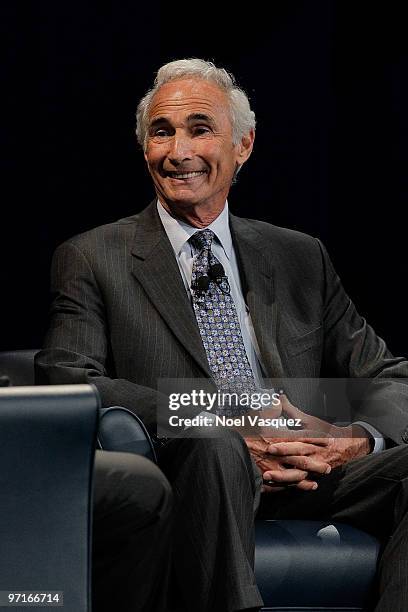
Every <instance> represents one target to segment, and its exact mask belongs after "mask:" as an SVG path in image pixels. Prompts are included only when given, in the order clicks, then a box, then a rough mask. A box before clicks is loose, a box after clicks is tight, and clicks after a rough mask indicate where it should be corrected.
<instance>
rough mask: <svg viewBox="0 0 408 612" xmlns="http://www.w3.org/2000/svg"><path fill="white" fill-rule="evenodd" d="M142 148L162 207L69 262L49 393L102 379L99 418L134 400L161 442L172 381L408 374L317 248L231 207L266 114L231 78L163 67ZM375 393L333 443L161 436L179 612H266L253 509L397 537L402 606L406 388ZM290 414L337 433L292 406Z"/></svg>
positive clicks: (56, 309) (396, 578)
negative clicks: (260, 117)
mask: <svg viewBox="0 0 408 612" xmlns="http://www.w3.org/2000/svg"><path fill="white" fill-rule="evenodd" d="M137 136H138V140H139V142H140V144H141V145H142V147H143V150H144V156H145V160H146V162H147V165H148V169H149V172H150V175H151V177H152V180H153V183H154V187H155V191H156V196H157V198H156V199H155V200H154V201H153V202H152V203H151V204H150V205H149V206H148V207H147V208H145V209H144V210H143V211H142V212H141V213H139V214H136V215H134V216H132V217H129V218H126V219H121V220H119V221H117V222H116V223H112V224H109V225H105V226H102V227H99V228H96V229H94V230H91V231H90V232H86V233H85V234H82V235H80V236H77V237H75V238H73V239H71V240H69V241H68V242H66V243H65V244H63V245H62V246H61V247H59V249H58V250H57V252H56V254H55V257H54V262H53V273H52V291H53V294H54V303H53V307H52V319H51V324H50V329H49V332H48V335H47V337H46V341H45V347H44V350H43V351H42V352H41V354H40V355H39V356H38V358H37V372H38V375H39V379H40V380H41V381H42V382H49V383H68V382H70V383H75V382H85V381H86V382H89V381H92V382H93V383H94V384H95V385H96V386H97V388H98V389H99V391H100V394H101V397H102V401H103V405H104V406H109V405H112V404H120V405H123V406H126V407H128V408H129V409H130V410H133V411H134V412H135V413H136V414H138V415H139V416H140V417H141V418H142V419H143V420H144V422H145V424H146V425H147V427H149V428H150V429H151V430H154V427H155V423H156V407H157V401H158V396H159V394H158V391H157V385H158V380H160V379H167V378H172V379H178V378H179V379H190V378H193V379H204V378H206V379H207V380H210V381H212V383H213V384H214V387H215V388H218V389H231V388H237V389H241V390H242V389H250V390H256V389H259V388H262V385H263V383H262V380H263V379H264V378H274V377H279V378H282V377H297V378H318V377H319V376H322V375H324V374H326V375H331V376H337V377H351V378H355V377H375V378H376V379H379V380H380V379H381V378H382V377H385V376H387V377H401V378H402V377H408V363H407V361H406V360H404V359H403V358H395V357H393V356H392V355H391V354H390V352H389V351H388V349H387V347H386V346H385V344H384V342H383V341H382V340H381V339H380V338H379V337H378V336H376V334H375V332H374V331H373V329H372V328H371V327H370V326H369V325H367V324H366V322H365V321H364V319H362V318H361V317H360V316H359V315H358V314H357V312H356V310H355V308H354V306H353V304H352V303H351V301H350V299H349V298H348V297H347V295H346V294H345V292H344V290H343V288H342V286H341V283H340V281H339V278H338V277H337V275H336V273H335V271H334V270H333V267H332V265H331V262H330V260H329V258H328V255H327V253H326V251H325V249H324V247H323V246H322V245H321V243H320V242H319V241H318V240H316V239H314V238H312V237H310V236H307V235H304V234H301V233H298V232H294V231H290V230H287V229H282V228H278V227H275V226H273V225H269V224H267V223H262V222H259V221H253V220H248V219H240V218H238V217H235V216H233V215H231V214H230V213H229V210H228V204H227V196H228V194H229V190H230V187H231V184H232V182H233V181H234V180H235V178H236V176H237V173H238V171H239V170H240V169H241V167H242V166H243V164H245V162H246V161H247V160H248V158H249V157H250V155H251V152H252V148H253V145H254V136H255V117H254V113H253V112H252V111H251V109H250V105H249V102H248V99H247V97H246V95H245V94H244V92H243V91H242V90H241V89H240V88H239V87H238V86H237V85H236V84H235V82H234V80H233V78H232V77H231V75H229V74H228V73H227V72H226V71H225V70H223V69H219V68H216V67H215V66H214V65H213V64H211V63H209V62H205V61H202V60H198V59H191V60H180V61H175V62H171V63H169V64H166V65H165V66H163V67H162V68H161V69H160V70H159V72H158V74H157V78H156V81H155V83H154V86H153V89H151V90H150V91H149V92H148V93H147V94H146V96H145V97H144V98H143V99H142V100H141V102H140V104H139V107H138V112H137ZM378 393H379V394H380V396H379V397H380V398H382V400H383V401H384V402H387V401H389V404H390V405H389V409H388V412H387V411H384V410H376V409H375V407H373V408H372V411H371V412H370V411H369V410H368V411H366V413H365V414H364V418H361V416H360V415H355V418H354V417H353V424H352V425H348V426H347V427H344V428H340V427H335V426H332V427H331V428H330V430H329V431H330V435H329V436H320V437H318V438H316V437H315V438H308V437H306V436H304V437H303V438H296V439H294V440H290V439H289V440H288V439H287V438H283V437H282V438H280V437H276V436H275V438H272V439H268V437H265V436H264V435H263V436H261V435H259V436H257V437H249V436H245V435H241V433H239V432H237V431H233V430H228V429H227V430H219V431H218V433H214V432H213V433H211V434H209V433H208V434H207V436H206V437H202V435H201V433H202V432H200V430H197V433H196V434H194V433H192V434H191V435H190V437H182V436H179V437H175V438H172V439H167V440H164V441H162V442H161V444H160V445H159V446H158V448H159V465H160V467H161V468H162V470H163V471H164V472H165V474H166V476H167V478H168V479H169V481H170V482H171V484H172V488H173V493H174V504H175V513H174V516H175V518H174V524H173V534H172V537H173V557H172V558H173V563H172V576H173V581H172V586H173V587H174V590H173V593H171V595H172V597H173V599H172V600H171V601H170V603H169V606H171V605H175V609H177V610H183V611H187V610H192V609H194V610H195V611H196V612H210V611H220V612H237V611H243V610H258V609H259V608H260V606H261V605H262V600H261V597H260V595H259V592H258V589H257V586H256V583H255V579H254V574H253V562H254V534H253V519H254V514H255V512H256V511H257V510H258V509H259V511H260V512H261V513H263V514H264V515H267V516H270V517H271V518H276V517H297V518H303V517H308V518H309V517H315V518H321V517H325V518H335V519H341V520H344V521H348V522H350V523H351V524H355V525H357V526H362V527H364V528H365V529H368V530H370V531H372V533H375V534H377V535H378V536H380V537H381V538H383V540H384V542H386V541H387V538H388V536H390V535H393V538H392V540H391V543H390V544H388V545H387V546H386V547H385V549H384V552H383V556H382V562H381V566H380V570H379V583H378V584H379V597H378V604H377V608H376V610H377V612H380V611H381V612H389V610H394V611H395V612H396V611H400V612H402V611H403V610H405V609H406V606H407V605H408V585H407V580H408V579H407V572H406V569H407V567H408V552H407V551H408V537H407V533H408V531H407V521H408V519H407V516H406V510H407V487H406V483H407V480H406V478H407V475H408V454H407V442H408V429H407V424H408V409H407V402H406V395H407V390H406V387H404V384H402V386H401V385H400V386H399V387H398V385H395V386H394V387H393V384H392V383H391V385H388V386H387V385H385V386H383V387H382V386H379V388H378ZM404 394H405V403H404ZM280 405H281V408H283V411H284V412H283V413H282V414H286V415H289V416H293V417H295V416H299V415H301V416H302V418H303V419H304V422H305V423H306V425H307V426H308V427H309V428H310V429H312V430H317V431H322V430H323V431H326V432H327V426H326V424H325V423H323V422H322V421H320V420H319V419H317V417H307V416H306V415H304V414H303V413H300V412H299V411H298V409H297V408H295V407H294V406H293V405H292V404H291V403H290V401H289V400H288V399H287V397H285V396H284V395H283V396H281V404H280ZM232 413H233V410H232ZM265 413H266V414H272V413H273V410H272V409H267V410H266V411H265ZM390 416H391V418H390ZM287 485H291V486H290V487H288V486H287ZM259 506H260V508H259ZM380 513H381V520H380ZM384 518H386V519H387V520H384ZM122 609H125V608H122ZM127 609H129V610H130V609H131V608H130V607H129V608H127ZM132 609H135V608H132ZM137 609H139V608H137ZM143 609H144V608H143Z"/></svg>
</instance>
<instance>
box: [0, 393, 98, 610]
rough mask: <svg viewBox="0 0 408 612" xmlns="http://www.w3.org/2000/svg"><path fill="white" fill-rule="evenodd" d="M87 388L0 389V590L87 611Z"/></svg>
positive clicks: (91, 423) (90, 417) (92, 416)
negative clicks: (57, 596) (59, 595)
mask: <svg viewBox="0 0 408 612" xmlns="http://www.w3.org/2000/svg"><path fill="white" fill-rule="evenodd" d="M98 407H99V396H98V394H97V391H96V389H95V388H94V387H93V385H56V386H49V387H40V386H39V387H8V388H3V389H0V591H5V590H7V591H22V590H24V591H31V592H38V591H40V592H41V593H44V592H49V591H60V592H61V591H62V592H63V604H64V605H63V610H64V611H65V612H89V611H90V609H91V605H90V601H91V598H90V594H91V585H90V552H91V492H92V469H93V460H94V448H95V437H96V418H97V408H98Z"/></svg>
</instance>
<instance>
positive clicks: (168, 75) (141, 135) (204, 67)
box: [136, 58, 255, 149]
mask: <svg viewBox="0 0 408 612" xmlns="http://www.w3.org/2000/svg"><path fill="white" fill-rule="evenodd" d="M184 78H197V79H203V80H205V81H211V82H212V83H215V84H216V85H218V87H219V88H220V89H222V90H223V91H225V93H226V94H227V96H228V98H229V102H230V113H231V124H232V140H233V143H234V144H238V143H239V142H241V139H242V137H243V136H245V135H246V134H248V133H249V132H250V131H251V130H254V129H255V113H254V112H253V111H252V110H251V107H250V105H249V100H248V96H247V95H246V93H245V92H244V91H243V90H242V89H241V88H240V87H238V85H237V84H236V82H235V78H234V76H233V75H232V74H231V73H229V72H227V71H226V70H224V68H217V67H216V66H215V65H214V64H213V63H212V62H206V61H204V60H202V59H197V58H191V59H182V60H176V61H174V62H169V63H168V64H164V66H162V67H161V68H160V69H159V70H158V72H157V75H156V78H155V80H154V84H153V87H152V89H150V90H149V91H148V92H147V94H146V95H145V96H144V97H143V98H142V99H141V100H140V102H139V105H138V107H137V112H136V136H137V140H138V142H139V144H140V145H141V146H142V147H143V149H146V144H147V126H148V121H149V110H150V105H151V102H152V99H153V96H154V95H155V94H156V92H157V91H158V90H159V89H160V87H161V86H162V85H164V84H165V83H168V82H169V81H177V80H179V79H184Z"/></svg>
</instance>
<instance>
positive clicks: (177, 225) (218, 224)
mask: <svg viewBox="0 0 408 612" xmlns="http://www.w3.org/2000/svg"><path fill="white" fill-rule="evenodd" d="M157 212H158V213H159V217H160V220H161V222H162V224H163V227H164V231H165V232H166V234H167V237H168V239H169V240H170V243H171V246H172V247H173V250H174V253H175V254H176V257H179V255H180V253H181V251H182V249H183V247H184V245H185V243H186V242H187V241H188V239H189V238H191V236H192V235H193V234H195V233H196V232H197V231H198V230H197V228H196V227H193V226H192V225H189V224H188V223H186V222H185V221H181V220H180V219H176V218H175V217H172V216H171V215H170V214H169V213H168V212H167V210H166V209H165V208H164V207H163V205H162V204H161V203H160V201H159V200H157ZM203 229H204V228H203ZM205 229H210V230H212V231H213V232H214V234H215V235H216V237H217V239H218V241H219V242H220V244H221V246H222V248H223V249H224V252H225V254H226V256H227V257H228V259H230V258H231V254H232V237H231V231H230V227H229V215H228V201H226V202H225V206H224V208H223V211H222V213H221V214H220V215H218V217H217V218H216V219H215V220H214V221H213V222H212V223H210V225H208V227H207V228H205Z"/></svg>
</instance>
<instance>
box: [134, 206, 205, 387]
mask: <svg viewBox="0 0 408 612" xmlns="http://www.w3.org/2000/svg"><path fill="white" fill-rule="evenodd" d="M132 255H133V257H132V260H133V261H132V273H133V275H134V276H135V277H136V278H137V280H138V281H139V283H140V284H141V285H142V287H143V289H144V290H145V291H146V293H147V295H148V296H149V298H150V300H151V302H152V304H153V305H154V307H155V308H156V309H157V310H158V311H159V313H160V315H161V316H162V318H163V319H164V321H165V322H166V323H167V325H168V326H169V328H170V329H171V330H172V332H173V333H174V335H175V336H176V337H177V339H178V340H179V341H180V342H181V344H182V345H183V346H184V347H185V349H186V350H187V351H188V352H189V353H190V355H191V356H192V358H193V359H194V360H195V361H196V362H197V363H198V364H199V366H200V367H201V369H202V370H203V371H204V373H205V376H207V377H208V378H211V376H212V375H211V372H210V370H209V365H208V361H207V356H206V354H205V350H204V347H203V343H202V341H201V336H200V333H199V330H198V326H197V322H196V319H195V316H194V312H193V309H192V308H191V304H190V301H189V299H188V296H187V292H186V290H185V287H184V284H183V281H182V278H181V275H180V270H179V267H178V264H177V261H176V259H175V257H174V251H173V249H172V246H171V244H170V241H169V240H168V238H167V235H166V232H165V231H164V229H163V226H162V224H161V222H160V218H159V216H158V213H157V209H156V202H155V201H153V202H152V203H151V204H150V206H148V207H147V208H146V209H145V210H144V211H143V212H142V213H141V214H140V217H139V223H138V224H137V229H136V232H135V238H134V243H133V248H132Z"/></svg>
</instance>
